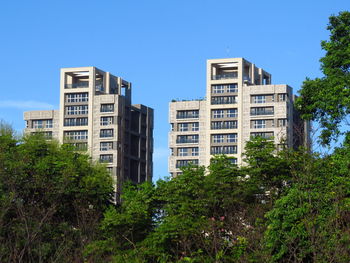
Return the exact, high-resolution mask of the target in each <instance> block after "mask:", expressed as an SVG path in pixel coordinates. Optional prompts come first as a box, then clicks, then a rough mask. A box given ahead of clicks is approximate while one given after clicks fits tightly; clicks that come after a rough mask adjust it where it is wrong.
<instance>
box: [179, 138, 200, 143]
mask: <svg viewBox="0 0 350 263" xmlns="http://www.w3.org/2000/svg"><path fill="white" fill-rule="evenodd" d="M176 143H198V139H177V140H176Z"/></svg>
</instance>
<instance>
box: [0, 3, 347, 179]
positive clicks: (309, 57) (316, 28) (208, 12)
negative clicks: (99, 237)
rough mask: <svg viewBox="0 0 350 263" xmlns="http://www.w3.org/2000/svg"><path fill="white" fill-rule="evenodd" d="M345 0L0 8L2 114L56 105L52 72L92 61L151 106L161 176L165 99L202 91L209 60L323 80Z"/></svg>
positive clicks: (286, 78) (285, 79) (19, 120)
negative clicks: (324, 46)
mask: <svg viewBox="0 0 350 263" xmlns="http://www.w3.org/2000/svg"><path fill="white" fill-rule="evenodd" d="M345 10H350V2H349V0H332V1H329V0H318V1H316V0H313V1H311V0H309V1H307V0H304V1H300V0H294V1H283V0H276V1H275V0H272V1H269V0H265V1H261V0H260V1H257V0H251V1H241V0H230V1H229V0H216V1H214V0H158V1H155V0H147V1H146V0H139V1H131V0H129V1H126V0H124V1H121V0H110V1H104V0H100V1H90V0H84V1H81V0H74V1H73V0H70V1H67V0H59V1H48V0H40V1H39V0H32V1H25V0H22V1H2V3H1V6H0V36H1V41H0V77H1V83H0V88H1V93H0V119H3V120H5V121H7V122H8V123H10V124H12V125H13V127H14V128H15V129H16V130H19V131H21V130H22V129H23V128H24V121H23V111H28V110H45V109H58V105H59V69H60V68H62V67H82V66H96V67H98V68H100V69H102V70H105V71H109V72H111V73H112V74H114V75H116V76H120V77H122V78H124V79H126V80H128V81H130V82H132V83H133V103H134V104H139V103H142V104H145V105H147V106H150V107H152V108H154V109H155V130H154V138H155V152H154V179H155V180H157V179H158V178H162V177H165V176H168V171H167V158H168V153H169V151H168V147H167V145H168V142H167V140H168V131H169V124H168V104H169V101H171V99H176V98H178V99H194V98H201V97H204V96H205V74H206V72H205V69H206V60H207V59H212V58H224V57H244V58H246V59H247V60H248V61H250V62H253V63H255V64H256V65H257V66H258V67H262V68H264V69H265V70H266V71H268V72H269V73H271V74H272V82H273V83H274V84H288V85H290V86H292V87H293V88H294V92H297V90H298V89H299V87H300V85H301V84H302V81H303V80H304V79H305V77H311V78H314V77H316V76H320V71H319V62H318V60H319V58H320V57H321V56H322V55H323V52H322V50H321V49H320V41H321V40H324V39H328V36H329V34H328V31H327V30H326V26H327V23H328V17H329V16H330V15H331V14H337V13H338V12H339V11H345Z"/></svg>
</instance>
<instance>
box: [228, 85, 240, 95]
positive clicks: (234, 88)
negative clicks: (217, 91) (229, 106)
mask: <svg viewBox="0 0 350 263" xmlns="http://www.w3.org/2000/svg"><path fill="white" fill-rule="evenodd" d="M226 88H227V90H226V92H227V93H237V92H238V84H237V83H235V84H228V85H227V87H226Z"/></svg>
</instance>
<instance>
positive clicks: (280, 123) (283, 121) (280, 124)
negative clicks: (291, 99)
mask: <svg viewBox="0 0 350 263" xmlns="http://www.w3.org/2000/svg"><path fill="white" fill-rule="evenodd" d="M287 123H288V121H287V119H278V127H286V126H287Z"/></svg>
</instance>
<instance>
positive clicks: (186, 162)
mask: <svg viewBox="0 0 350 263" xmlns="http://www.w3.org/2000/svg"><path fill="white" fill-rule="evenodd" d="M190 164H192V165H198V159H194V160H177V161H176V168H181V167H184V166H188V165H190Z"/></svg>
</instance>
